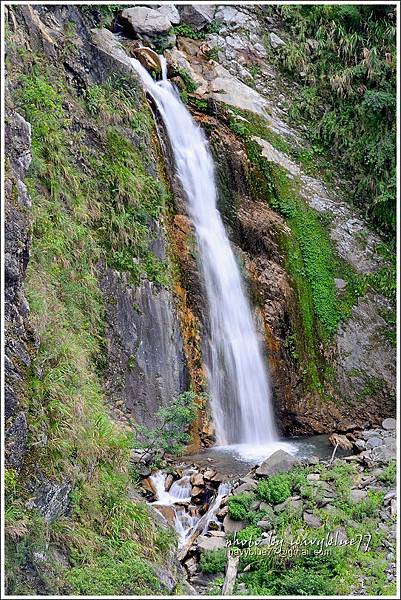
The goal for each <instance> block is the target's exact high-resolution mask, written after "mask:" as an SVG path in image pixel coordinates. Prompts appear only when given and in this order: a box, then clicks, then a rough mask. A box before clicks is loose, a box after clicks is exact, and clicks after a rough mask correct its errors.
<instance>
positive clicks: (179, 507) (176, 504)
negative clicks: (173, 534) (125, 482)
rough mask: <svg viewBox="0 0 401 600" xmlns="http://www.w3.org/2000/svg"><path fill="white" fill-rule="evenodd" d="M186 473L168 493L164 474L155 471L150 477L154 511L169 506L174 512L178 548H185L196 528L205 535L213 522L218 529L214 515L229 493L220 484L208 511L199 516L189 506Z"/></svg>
mask: <svg viewBox="0 0 401 600" xmlns="http://www.w3.org/2000/svg"><path fill="white" fill-rule="evenodd" d="M188 473H189V474H186V475H183V476H182V477H181V479H178V480H177V481H174V483H173V484H172V485H171V487H170V489H169V490H168V491H167V490H166V487H165V486H166V477H167V475H166V473H164V472H163V471H157V473H155V474H154V475H151V476H150V479H151V480H152V482H153V485H154V488H155V490H156V500H155V501H154V502H152V504H153V506H154V507H155V508H156V509H157V507H158V506H159V507H161V506H170V507H172V508H173V510H174V527H175V530H176V531H177V534H178V547H179V548H182V547H183V546H185V543H186V542H187V540H189V538H190V536H191V534H192V533H193V532H194V530H195V528H196V527H200V533H206V532H207V530H208V528H209V525H210V523H211V522H214V523H215V524H216V526H217V527H218V528H220V527H221V525H220V522H219V521H218V519H217V517H216V513H217V512H218V510H219V508H220V504H221V501H222V499H223V498H224V496H227V494H228V493H229V491H230V486H229V484H227V483H221V484H220V486H219V489H218V490H217V494H216V495H215V497H214V498H213V500H212V501H211V502H210V504H209V507H208V510H207V511H206V513H205V514H203V515H202V516H201V515H200V514H199V512H198V508H197V507H196V506H194V505H191V496H192V485H191V477H190V474H191V470H189V471H188Z"/></svg>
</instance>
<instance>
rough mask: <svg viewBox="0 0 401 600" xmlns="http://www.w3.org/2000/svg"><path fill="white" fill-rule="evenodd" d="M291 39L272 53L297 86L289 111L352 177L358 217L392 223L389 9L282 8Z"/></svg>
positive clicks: (392, 39)
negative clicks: (360, 210) (297, 89)
mask: <svg viewBox="0 0 401 600" xmlns="http://www.w3.org/2000/svg"><path fill="white" fill-rule="evenodd" d="M277 10H278V11H279V13H280V14H281V15H282V17H283V19H284V24H285V26H286V27H287V29H288V32H289V37H290V39H289V40H288V41H287V43H286V45H285V46H283V47H282V48H280V49H279V50H278V51H275V52H274V55H275V56H277V55H278V58H277V60H278V63H279V64H280V65H281V66H282V67H283V68H284V69H285V70H286V71H287V72H288V73H290V74H291V75H292V76H293V77H294V78H295V79H296V80H297V82H298V83H299V84H300V86H301V90H300V92H299V93H298V92H297V94H296V95H295V97H294V104H293V106H292V109H291V114H292V116H293V118H294V119H295V120H301V121H302V122H303V123H304V124H305V125H306V129H307V132H308V133H309V136H310V138H311V140H312V141H313V142H315V141H316V142H318V143H321V144H323V145H324V146H325V147H326V148H327V150H328V151H330V153H331V154H332V155H333V156H335V157H336V158H337V160H338V162H339V165H340V167H342V168H344V170H345V171H346V177H347V178H349V179H351V181H352V185H351V188H350V192H351V194H352V198H353V200H354V202H355V203H356V204H358V205H359V206H361V207H362V209H363V211H364V213H365V215H366V216H367V217H369V218H370V219H371V220H372V221H373V222H374V223H375V224H376V226H377V227H378V228H379V229H380V230H382V231H383V232H384V233H386V234H387V235H388V236H389V237H394V235H395V226H396V200H395V198H396V171H395V167H396V35H395V32H396V19H395V8H394V7H393V6H340V5H339V6H334V5H324V6H323V5H322V6H306V5H303V6H293V5H288V6H281V7H278V8H277Z"/></svg>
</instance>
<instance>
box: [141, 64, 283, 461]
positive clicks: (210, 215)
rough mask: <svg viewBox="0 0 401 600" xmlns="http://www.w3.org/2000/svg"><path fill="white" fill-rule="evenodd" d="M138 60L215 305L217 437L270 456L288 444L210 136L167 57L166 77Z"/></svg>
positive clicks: (212, 358)
mask: <svg viewBox="0 0 401 600" xmlns="http://www.w3.org/2000/svg"><path fill="white" fill-rule="evenodd" d="M132 65H133V67H134V69H135V70H136V71H137V72H138V74H139V75H140V77H141V79H142V82H143V84H144V87H145V89H146V91H147V92H148V93H149V94H150V95H151V96H152V98H153V100H154V101H155V103H156V105H157V108H158V111H159V113H160V115H161V117H162V119H163V121H164V124H165V127H166V130H167V135H168V137H169V141H170V144H171V147H172V151H173V156H174V161H175V167H176V172H177V175H178V177H179V179H180V181H181V183H182V186H183V189H184V191H185V193H186V196H187V200H188V207H189V214H190V216H191V218H192V221H193V224H194V227H195V232H196V239H197V247H198V254H199V256H198V262H199V267H200V269H201V273H202V276H203V281H204V285H205V290H206V296H207V304H208V324H209V327H208V330H209V331H208V352H207V353H206V354H207V357H208V358H207V371H208V373H207V375H208V384H209V391H210V397H211V406H212V412H213V422H214V426H215V430H216V438H217V444H218V445H220V446H225V447H228V449H233V450H236V451H237V452H239V453H240V454H243V455H244V456H246V457H251V456H253V455H256V456H264V457H266V456H268V455H269V454H271V453H272V452H273V451H274V450H276V449H277V448H278V447H286V448H288V445H286V444H283V443H280V442H278V434H277V430H276V427H275V423H274V416H273V410H272V402H271V387H270V383H269V378H268V374H267V370H266V364H265V363H266V360H265V358H264V357H263V353H262V349H261V345H260V342H259V340H258V336H257V333H256V329H255V325H254V322H253V318H252V313H251V308H250V304H249V301H248V299H247V296H246V294H245V290H244V287H243V284H242V281H241V274H240V269H239V267H238V264H237V261H236V259H235V256H234V253H233V251H232V249H231V246H230V243H229V240H228V237H227V234H226V231H225V229H224V225H223V222H222V219H221V216H220V213H219V211H218V209H217V190H216V183H215V177H214V165H213V160H212V156H211V152H210V149H209V145H208V142H207V140H206V137H205V135H204V133H203V131H202V129H201V128H200V127H199V126H198V125H197V124H196V123H195V122H194V120H193V119H192V117H191V115H190V113H189V111H188V110H187V108H186V107H185V105H184V104H183V103H182V101H181V99H180V96H179V93H178V91H177V89H176V87H175V86H174V85H173V84H172V83H171V82H169V81H168V80H167V69H166V61H165V59H164V57H161V67H162V80H161V81H155V80H154V79H153V78H152V77H151V75H150V74H149V73H148V72H147V70H146V69H145V68H144V67H143V66H142V65H141V64H140V63H139V61H137V60H136V59H132Z"/></svg>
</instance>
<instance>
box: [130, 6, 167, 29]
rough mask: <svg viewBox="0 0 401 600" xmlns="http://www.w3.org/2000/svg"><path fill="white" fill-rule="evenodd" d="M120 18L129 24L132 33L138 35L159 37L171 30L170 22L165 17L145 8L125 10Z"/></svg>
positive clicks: (138, 7)
mask: <svg viewBox="0 0 401 600" xmlns="http://www.w3.org/2000/svg"><path fill="white" fill-rule="evenodd" d="M121 18H122V19H124V20H125V21H127V22H128V23H129V25H130V26H131V28H132V30H133V32H134V33H136V34H140V35H149V36H153V35H160V34H165V33H168V32H169V31H170V29H171V21H170V20H169V19H168V18H167V17H166V16H165V15H163V14H161V12H160V11H158V10H155V9H153V8H147V7H145V6H135V7H134V8H126V9H125V10H123V12H122V13H121Z"/></svg>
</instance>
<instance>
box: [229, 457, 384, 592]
mask: <svg viewBox="0 0 401 600" xmlns="http://www.w3.org/2000/svg"><path fill="white" fill-rule="evenodd" d="M312 472H313V473H317V474H319V476H320V482H319V481H313V482H312V481H309V480H308V478H307V476H308V474H309V473H312ZM390 476H391V475H390ZM358 478H359V474H358V471H357V467H356V466H355V465H352V464H344V463H340V464H334V465H333V466H331V467H328V466H324V465H322V464H320V465H317V466H314V467H311V466H308V467H295V468H293V469H292V470H290V471H289V472H288V473H283V474H280V475H273V476H270V477H267V478H264V479H262V480H260V482H259V484H258V488H257V491H256V494H257V495H258V496H259V497H261V498H262V497H263V499H264V500H265V501H266V500H267V501H268V502H270V503H271V504H273V503H276V502H278V501H282V500H283V499H284V498H285V497H287V495H288V492H290V493H291V495H295V494H297V495H299V496H300V497H301V500H302V503H303V507H304V510H305V509H308V510H310V511H313V512H314V513H315V515H317V516H319V518H320V520H321V523H322V524H321V527H320V528H318V529H311V528H310V527H308V525H307V524H306V523H305V521H304V520H303V519H302V518H301V514H302V513H299V512H298V511H294V508H293V507H292V506H290V505H289V506H288V507H284V508H283V510H280V511H279V512H278V511H273V510H271V512H269V514H268V516H267V517H264V514H265V513H264V511H262V510H260V509H259V510H257V509H255V510H252V509H250V504H251V502H252V499H255V495H254V494H250V501H249V500H248V502H247V504H246V508H247V513H246V517H245V522H246V523H247V526H246V527H245V528H244V529H243V530H242V531H240V532H239V533H237V534H236V535H235V537H233V538H232V544H233V546H234V547H235V548H237V549H238V550H241V553H240V556H241V558H240V573H241V574H240V575H239V577H238V583H244V584H245V586H246V590H247V593H248V594H249V595H262V596H268V595H272V596H278V597H282V596H286V595H301V596H302V595H305V596H311V595H313V596H323V597H325V596H326V597H327V596H328V595H342V594H344V595H346V594H349V593H350V590H352V589H355V586H358V581H359V578H360V577H361V575H362V576H363V577H364V579H365V582H366V587H367V589H369V590H373V589H375V590H376V591H375V593H378V594H382V595H386V594H391V593H393V592H394V586H392V585H391V584H389V583H388V582H387V579H386V577H379V578H378V577H377V569H379V571H380V568H379V565H380V564H381V561H383V559H384V557H385V556H386V553H387V549H386V547H385V546H384V545H383V536H384V534H383V533H381V532H380V529H378V522H379V520H380V514H379V513H380V511H381V510H382V504H383V493H382V492H377V491H372V490H371V491H369V492H368V495H367V497H366V499H364V500H362V501H360V502H355V501H353V500H352V498H351V496H350V491H351V489H352V487H353V486H355V483H356V482H357V481H358ZM269 482H270V484H269ZM327 484H330V486H333V487H334V489H335V493H336V495H335V498H333V500H332V501H331V503H332V504H333V506H332V507H331V508H330V510H329V509H326V508H325V506H324V503H322V502H321V500H322V497H323V496H322V495H321V494H320V493H319V490H320V488H321V486H322V485H323V486H324V485H327ZM260 491H262V494H260ZM232 498H236V497H235V496H234V497H232ZM230 501H232V500H231V497H230V498H229V503H230ZM229 506H230V504H229ZM248 507H249V508H248ZM264 518H267V520H268V521H269V522H270V523H271V528H272V529H273V530H274V536H273V540H276V544H275V545H274V544H273V546H271V547H270V550H269V546H266V545H260V544H259V543H258V540H259V542H260V540H261V529H260V528H259V527H258V526H257V525H256V523H257V522H258V521H260V520H261V519H264ZM339 529H340V530H341V531H343V532H345V534H346V535H347V539H348V540H350V539H351V538H354V539H358V536H361V539H363V543H362V544H359V545H358V544H355V543H354V544H345V545H339V544H328V545H327V540H328V539H330V536H333V535H335V533H333V532H335V531H337V530H339ZM369 535H370V536H371V539H370V543H367V538H366V537H364V536H369ZM279 540H283V543H282V545H279V544H278V541H279ZM245 548H246V549H247V551H246V552H245V551H244V549H245Z"/></svg>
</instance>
